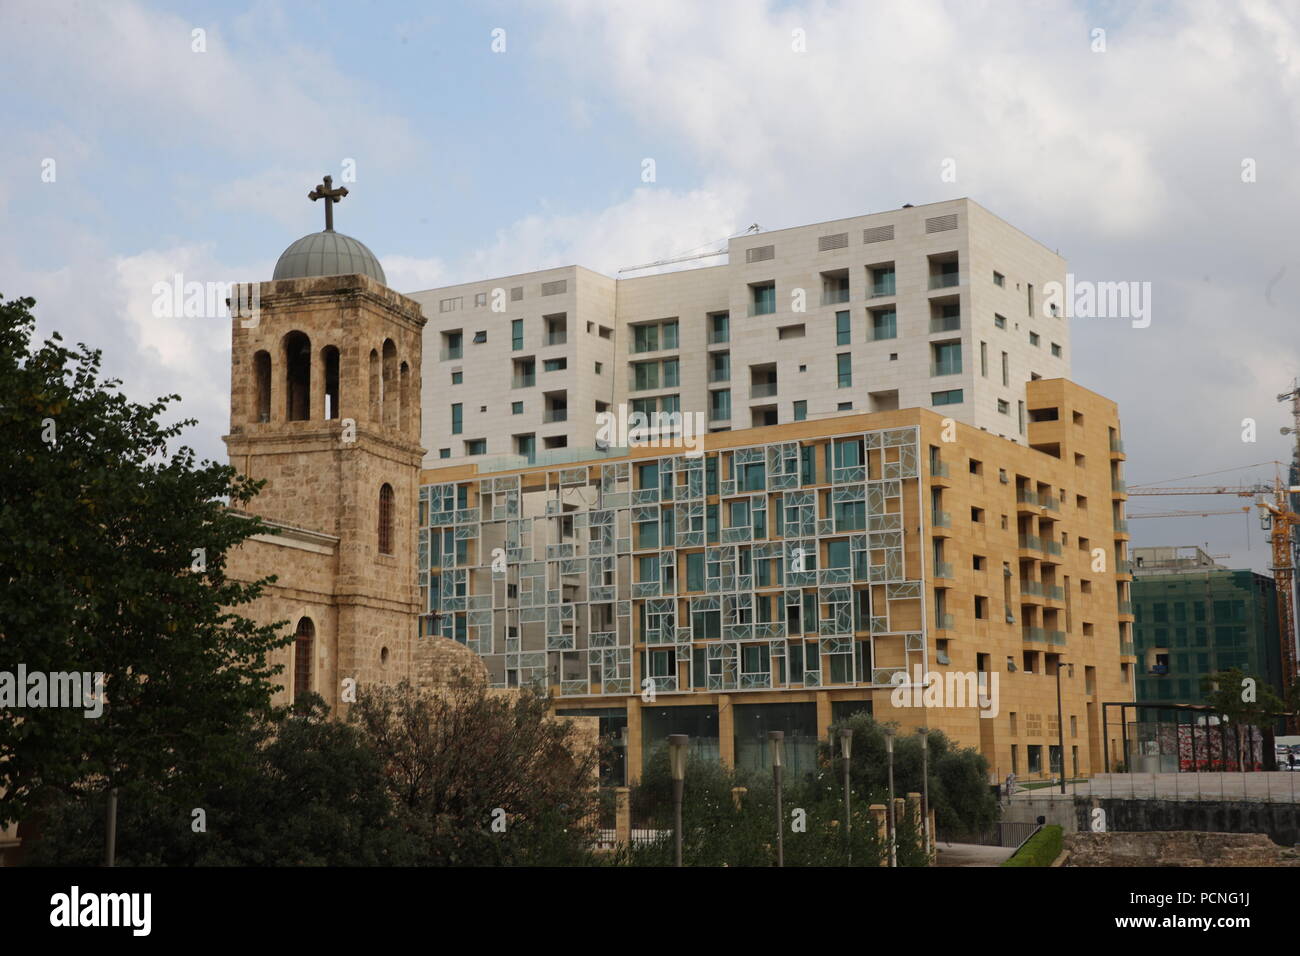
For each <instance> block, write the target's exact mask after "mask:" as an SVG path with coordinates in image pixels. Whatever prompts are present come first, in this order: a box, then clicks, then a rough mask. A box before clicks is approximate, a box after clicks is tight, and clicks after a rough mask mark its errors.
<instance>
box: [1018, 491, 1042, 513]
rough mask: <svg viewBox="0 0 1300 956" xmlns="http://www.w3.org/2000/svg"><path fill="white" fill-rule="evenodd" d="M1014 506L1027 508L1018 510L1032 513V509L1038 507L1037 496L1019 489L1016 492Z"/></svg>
mask: <svg viewBox="0 0 1300 956" xmlns="http://www.w3.org/2000/svg"><path fill="white" fill-rule="evenodd" d="M1016 504H1018V505H1028V506H1029V507H1027V508H1022V509H1020V510H1022V511H1032V510H1033V509H1034V508H1037V507H1038V495H1037V494H1035V493H1034V492H1032V491H1028V490H1026V489H1021V490H1019V491H1017V492H1016Z"/></svg>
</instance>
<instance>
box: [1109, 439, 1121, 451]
mask: <svg viewBox="0 0 1300 956" xmlns="http://www.w3.org/2000/svg"><path fill="white" fill-rule="evenodd" d="M1110 450H1111V451H1113V452H1118V453H1119V454H1121V455H1122V454H1123V453H1124V443H1123V442H1122V441H1120V440H1119V439H1118V438H1112V439H1111V440H1110Z"/></svg>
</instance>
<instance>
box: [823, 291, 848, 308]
mask: <svg viewBox="0 0 1300 956" xmlns="http://www.w3.org/2000/svg"><path fill="white" fill-rule="evenodd" d="M848 301H849V290H848V289H826V290H824V291H823V292H822V305H839V304H840V303H841V302H848Z"/></svg>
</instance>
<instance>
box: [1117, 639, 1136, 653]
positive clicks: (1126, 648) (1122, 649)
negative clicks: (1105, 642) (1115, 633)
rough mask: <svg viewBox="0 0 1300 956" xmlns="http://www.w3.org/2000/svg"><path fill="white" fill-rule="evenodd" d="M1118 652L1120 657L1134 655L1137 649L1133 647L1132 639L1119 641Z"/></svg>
mask: <svg viewBox="0 0 1300 956" xmlns="http://www.w3.org/2000/svg"><path fill="white" fill-rule="evenodd" d="M1119 654H1120V657H1136V656H1137V650H1136V649H1135V648H1134V647H1133V642H1132V641H1120V642H1119Z"/></svg>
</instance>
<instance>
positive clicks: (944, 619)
mask: <svg viewBox="0 0 1300 956" xmlns="http://www.w3.org/2000/svg"><path fill="white" fill-rule="evenodd" d="M955 624H956V622H955V621H954V620H953V617H952V615H951V614H936V615H935V616H934V626H935V627H936V628H938V629H939V630H941V631H951V630H952V629H953V626H954V625H955Z"/></svg>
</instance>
